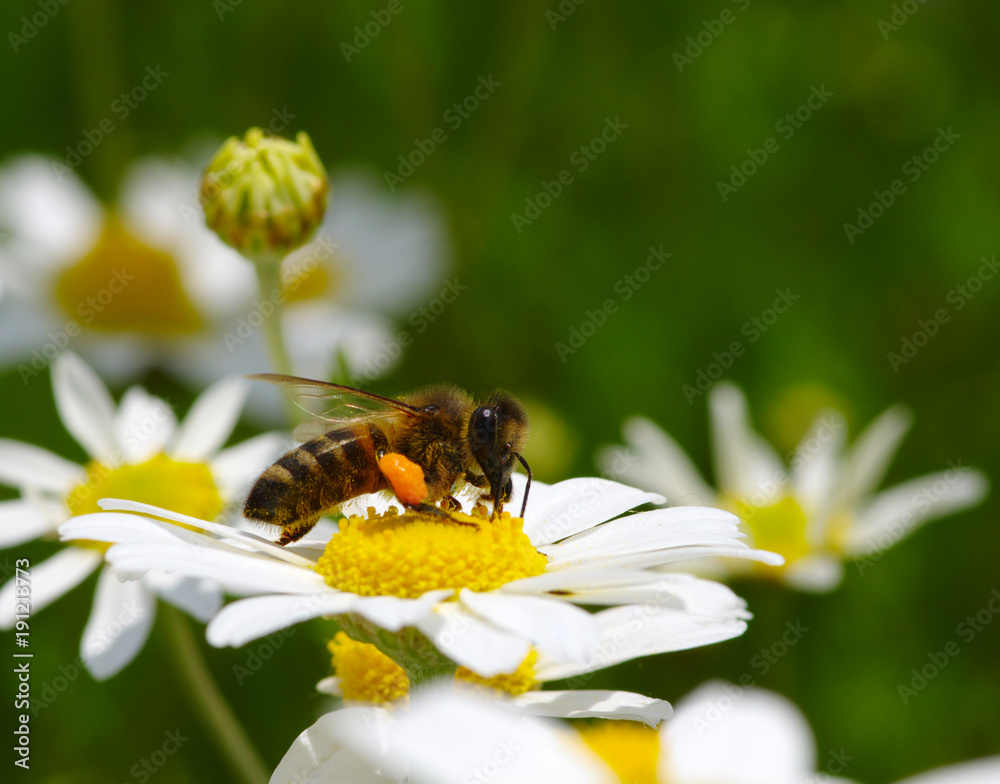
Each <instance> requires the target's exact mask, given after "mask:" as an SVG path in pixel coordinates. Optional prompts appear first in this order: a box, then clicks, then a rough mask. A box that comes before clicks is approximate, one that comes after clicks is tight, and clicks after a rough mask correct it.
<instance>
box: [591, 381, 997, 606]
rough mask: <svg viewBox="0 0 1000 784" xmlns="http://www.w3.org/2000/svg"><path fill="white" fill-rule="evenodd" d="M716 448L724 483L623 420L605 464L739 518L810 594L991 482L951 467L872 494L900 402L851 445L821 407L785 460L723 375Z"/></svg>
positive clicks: (897, 428) (729, 564)
mask: <svg viewBox="0 0 1000 784" xmlns="http://www.w3.org/2000/svg"><path fill="white" fill-rule="evenodd" d="M709 405H710V411H711V423H712V450H713V456H714V462H715V475H716V483H717V486H718V490H715V489H713V488H712V487H710V486H709V485H708V483H707V482H705V480H704V479H702V477H701V475H700V474H699V472H698V469H697V468H695V466H694V464H693V463H692V462H691V460H690V459H689V458H688V456H687V455H686V454H685V453H684V451H683V450H682V449H681V447H680V446H679V445H678V444H677V443H676V442H675V441H674V440H673V439H672V438H671V437H670V436H668V435H667V434H666V433H665V432H663V430H661V429H660V428H659V427H657V426H656V425H655V424H653V423H652V422H650V421H649V420H647V419H642V418H638V417H637V418H634V419H630V420H629V421H627V422H626V423H625V426H624V428H623V431H624V436H625V442H626V446H625V447H605V448H604V449H602V450H601V451H600V452H599V454H598V463H599V464H600V465H601V467H602V469H603V470H604V472H605V476H613V477H615V478H620V479H623V480H624V481H628V482H630V483H632V484H635V485H637V486H639V487H643V488H647V489H650V490H653V491H655V492H659V493H662V494H663V495H664V496H666V498H667V502H668V503H670V504H685V505H691V504H705V505H708V506H717V507H721V508H724V509H730V510H732V511H733V512H735V513H736V514H737V515H739V517H740V519H741V520H742V523H743V526H742V527H743V530H745V531H746V533H747V534H748V535H749V537H750V542H751V544H752V545H753V546H755V547H759V548H763V549H767V550H771V551H774V552H777V553H781V554H782V555H783V556H784V557H785V565H784V566H783V567H780V568H778V569H775V568H773V567H758V568H756V569H754V572H755V573H756V574H760V575H765V576H774V577H778V578H780V579H781V580H783V581H784V582H785V583H787V584H788V585H790V586H792V587H795V588H799V589H801V590H809V591H826V590H831V589H833V588H835V587H836V586H837V585H838V584H839V583H840V581H841V579H842V578H843V559H845V558H853V559H857V561H856V563H857V564H858V566H859V570H861V571H862V573H863V571H864V563H865V559H868V560H869V561H870V560H871V559H876V560H877V559H878V558H880V557H881V554H882V552H884V551H885V550H886V549H887V548H889V547H891V546H892V545H894V544H896V543H897V542H899V541H900V540H901V539H902V538H904V537H905V536H908V535H909V534H910V533H912V532H913V531H914V530H915V529H916V528H918V527H919V526H921V525H923V524H924V523H926V522H928V521H930V520H934V519H937V518H938V517H943V516H945V515H948V514H952V513H954V512H958V511H960V510H962V509H966V508H968V507H970V506H973V505H975V504H977V503H979V502H980V501H981V500H982V499H983V497H984V496H985V495H986V492H987V482H986V478H985V477H984V476H983V475H982V474H981V473H980V472H979V471H976V470H973V469H971V468H968V467H965V466H962V465H960V464H949V467H948V469H947V470H945V471H941V472H939V473H935V474H929V475H927V476H922V477H919V478H917V479H912V480H910V481H908V482H904V483H902V484H899V485H896V486H894V487H892V488H890V489H888V490H883V491H881V492H878V493H875V492H874V491H875V488H876V487H878V485H879V484H880V482H881V481H882V479H883V477H884V476H885V473H886V471H887V469H888V467H889V463H890V462H891V460H892V457H893V455H894V454H895V453H896V450H897V448H898V447H899V444H900V442H901V441H902V439H903V436H904V435H905V434H906V431H907V430H908V429H909V427H910V416H909V414H908V413H907V412H906V411H905V409H903V408H902V407H900V406H896V407H893V408H890V409H888V410H887V411H885V412H884V413H883V414H881V415H880V416H879V417H878V418H877V419H876V420H875V421H874V422H872V423H871V424H870V425H869V426H868V428H867V429H866V430H865V431H864V432H863V433H862V434H861V435H860V436H858V438H857V439H856V440H855V441H854V443H853V444H852V445H851V446H850V448H847V447H846V446H845V441H846V438H845V433H846V425H845V423H844V420H843V417H842V416H841V415H840V414H838V413H837V412H835V411H827V412H824V413H822V414H820V415H819V416H818V417H817V418H816V420H815V421H814V423H813V425H812V426H811V427H810V429H809V430H808V432H807V433H806V434H805V436H803V438H802V441H801V442H800V444H799V445H798V447H797V448H796V449H795V451H794V452H793V453H792V454H791V455H789V457H788V461H787V465H786V463H785V462H783V461H782V460H781V458H780V457H779V456H778V454H777V452H776V451H775V450H774V449H773V448H772V447H771V445H770V444H768V443H767V442H766V441H765V440H764V439H763V438H762V437H761V436H760V435H758V434H757V433H756V432H754V430H753V429H752V426H751V424H750V418H749V414H748V413H747V403H746V399H745V398H744V396H743V393H742V392H741V391H740V390H739V389H738V388H737V387H735V386H734V385H732V384H729V383H725V382H720V383H718V384H716V385H715V386H714V387H713V388H712V391H711V393H710V395H709ZM714 566H715V568H714V569H713V570H712V571H710V572H707V573H708V574H712V575H713V576H720V575H721V574H725V573H736V574H743V573H746V572H747V571H748V569H747V565H746V564H743V563H739V562H735V561H726V562H724V563H723V562H718V563H716V564H714Z"/></svg>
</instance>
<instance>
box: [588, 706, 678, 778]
mask: <svg viewBox="0 0 1000 784" xmlns="http://www.w3.org/2000/svg"><path fill="white" fill-rule="evenodd" d="M576 729H577V731H578V732H579V733H580V737H582V738H583V742H584V743H586V744H587V745H588V746H590V748H591V749H592V750H593V751H594V752H595V753H596V754H597V755H599V756H600V757H601V758H602V759H603V760H604V761H605V762H607V763H608V766H609V767H610V768H611V769H612V770H613V771H614V772H615V774H616V775H617V776H618V778H619V779H620V780H621V781H622V784H659V779H658V778H657V776H656V768H657V764H658V763H659V755H660V736H659V735H658V734H657V732H656V730H654V729H651V728H650V727H647V726H645V725H643V724H637V723H636V722H632V721H602V722H600V723H597V724H587V725H583V726H578V727H577V728H576Z"/></svg>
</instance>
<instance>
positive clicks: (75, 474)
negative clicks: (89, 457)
mask: <svg viewBox="0 0 1000 784" xmlns="http://www.w3.org/2000/svg"><path fill="white" fill-rule="evenodd" d="M86 477H87V473H86V471H84V469H83V467H82V466H79V465H77V464H76V463H71V462H70V461H69V460H65V459H63V458H61V457H59V456H58V455H55V454H53V453H52V452H49V451H48V450H47V449H42V448H41V447H38V446H35V445H34V444H25V443H23V442H21V441H12V440H10V439H7V438H0V482H3V483H4V484H5V485H11V486H12V487H37V488H39V489H40V490H49V491H51V492H53V493H59V494H60V495H65V494H68V493H69V491H70V490H71V489H72V488H73V487H74V486H75V485H77V484H78V483H80V482H82V481H83V480H84V479H86Z"/></svg>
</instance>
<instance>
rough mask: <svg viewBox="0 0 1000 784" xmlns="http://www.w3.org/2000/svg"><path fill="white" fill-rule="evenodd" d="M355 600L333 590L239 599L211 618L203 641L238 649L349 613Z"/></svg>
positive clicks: (352, 596)
mask: <svg viewBox="0 0 1000 784" xmlns="http://www.w3.org/2000/svg"><path fill="white" fill-rule="evenodd" d="M357 600H358V597H357V596H355V595H354V594H350V593H341V592H339V591H334V590H327V591H321V592H316V593H311V594H298V595H296V594H289V595H277V596H257V597H254V598H251V599H240V600H239V601H236V602H233V603H231V604H227V605H226V606H225V607H223V608H222V609H221V610H220V611H219V613H218V614H217V615H216V616H215V618H213V619H212V621H211V623H209V624H208V630H207V633H206V638H207V639H208V642H209V643H210V644H211V645H214V646H215V647H216V648H223V647H225V646H227V645H228V646H232V647H234V648H238V647H240V646H241V645H245V644H246V643H248V642H250V641H251V640H256V639H258V638H260V637H266V636H267V635H269V634H271V633H272V632H276V631H279V630H280V629H285V628H287V627H289V626H293V625H295V624H297V623H301V622H302V621H308V620H311V619H312V618H320V617H322V616H324V615H337V614H340V613H345V612H350V611H351V610H352V609H353V608H354V605H355V603H356V602H357Z"/></svg>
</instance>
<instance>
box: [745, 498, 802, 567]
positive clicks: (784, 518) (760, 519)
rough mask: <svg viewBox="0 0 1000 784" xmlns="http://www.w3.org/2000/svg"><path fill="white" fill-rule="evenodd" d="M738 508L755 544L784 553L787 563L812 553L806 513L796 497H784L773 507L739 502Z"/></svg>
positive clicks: (764, 548)
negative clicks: (807, 534) (807, 531)
mask: <svg viewBox="0 0 1000 784" xmlns="http://www.w3.org/2000/svg"><path fill="white" fill-rule="evenodd" d="M736 510H737V511H736V514H737V515H739V517H740V519H741V520H742V521H743V522H744V523H745V524H746V526H747V528H749V529H750V533H751V535H752V536H753V546H754V547H758V548H760V549H762V550H770V551H771V552H773V553H778V554H780V555H783V556H784V557H785V564H786V565H787V564H790V563H791V562H792V561H794V560H796V559H797V558H801V557H802V556H804V555H808V554H809V551H810V549H811V548H810V547H809V542H808V540H807V539H806V523H807V520H806V513H805V512H803V511H802V507H801V506H799V503H798V501H796V500H795V499H794V498H791V497H787V498H783V499H781V500H780V501H778V502H777V503H776V504H771V505H770V506H751V505H750V504H743V503H737V504H736Z"/></svg>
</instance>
